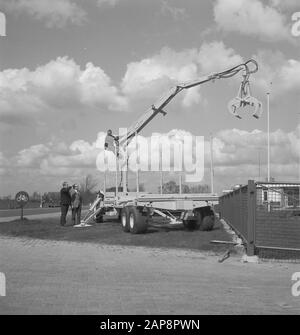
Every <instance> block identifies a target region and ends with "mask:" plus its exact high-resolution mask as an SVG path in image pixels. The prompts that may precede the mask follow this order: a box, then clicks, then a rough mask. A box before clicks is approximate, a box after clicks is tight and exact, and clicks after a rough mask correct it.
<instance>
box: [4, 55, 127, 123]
mask: <svg viewBox="0 0 300 335" xmlns="http://www.w3.org/2000/svg"><path fill="white" fill-rule="evenodd" d="M0 89H1V92H0V95H1V100H0V107H1V111H0V118H1V119H2V120H5V119H7V118H8V117H9V116H10V117H12V116H16V115H19V116H21V117H22V116H23V117H24V116H30V115H36V113H42V112H49V113H55V111H60V110H62V109H65V110H68V109H69V108H72V107H74V106H77V107H80V106H81V107H86V106H88V107H97V106H107V108H108V109H110V110H124V109H126V106H127V101H126V98H125V97H123V96H122V95H121V94H120V92H119V90H118V88H117V87H115V86H114V85H113V84H112V82H111V79H110V78H109V76H108V75H106V74H105V72H104V71H103V70H102V69H101V68H100V67H97V66H95V65H93V64H92V63H87V64H86V67H85V69H80V66H79V65H77V64H76V63H75V61H74V60H72V59H69V58H68V57H58V58H57V59H56V60H53V61H50V62H49V63H47V64H45V65H43V66H39V67H37V68H36V69H35V70H33V71H30V70H29V69H27V68H24V69H7V70H4V71H2V72H0Z"/></svg>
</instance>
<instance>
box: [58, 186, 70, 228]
mask: <svg viewBox="0 0 300 335" xmlns="http://www.w3.org/2000/svg"><path fill="white" fill-rule="evenodd" d="M70 189H71V187H69V185H68V183H67V182H66V181H65V182H63V185H62V189H61V190H60V209H61V216H60V224H61V225H62V226H65V225H66V217H67V214H68V210H69V206H70V205H71V195H70Z"/></svg>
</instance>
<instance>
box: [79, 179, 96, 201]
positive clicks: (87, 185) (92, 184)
mask: <svg viewBox="0 0 300 335" xmlns="http://www.w3.org/2000/svg"><path fill="white" fill-rule="evenodd" d="M97 185H98V182H97V181H96V180H95V178H94V177H93V176H92V175H91V174H88V175H87V176H85V178H84V180H83V181H82V182H81V183H80V188H81V194H82V199H83V203H85V204H87V203H90V202H93V201H94V199H95V191H94V190H95V188H96V186H97Z"/></svg>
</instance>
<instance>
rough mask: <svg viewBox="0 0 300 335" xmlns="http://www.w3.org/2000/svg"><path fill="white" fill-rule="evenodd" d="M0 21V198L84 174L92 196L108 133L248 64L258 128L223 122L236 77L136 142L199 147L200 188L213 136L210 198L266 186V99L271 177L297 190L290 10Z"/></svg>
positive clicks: (42, 11) (126, 2) (262, 4)
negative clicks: (168, 97) (1, 25)
mask: <svg viewBox="0 0 300 335" xmlns="http://www.w3.org/2000/svg"><path fill="white" fill-rule="evenodd" d="M0 11H2V12H3V13H5V15H6V19H7V36H6V37H0V134H1V137H0V178H1V179H0V182H1V184H0V186H1V188H0V195H1V196H2V195H6V194H12V195H14V193H15V192H16V191H19V190H20V189H24V190H27V191H29V192H33V191H35V190H36V191H40V192H44V191H50V190H56V189H58V188H59V187H60V183H61V182H62V181H63V180H69V181H71V182H73V181H80V180H82V178H84V176H85V175H87V174H89V173H91V174H93V175H94V176H95V177H96V178H98V180H99V185H100V186H101V184H102V182H103V176H102V175H101V174H100V173H99V172H98V171H97V168H96V158H97V155H98V154H99V151H101V150H102V147H103V136H104V133H105V132H106V130H107V129H109V128H111V129H113V131H114V132H117V131H118V129H119V127H128V126H129V125H130V124H132V123H133V122H134V121H135V120H136V119H137V118H138V117H139V116H140V115H141V114H142V113H143V112H144V111H145V110H146V109H147V108H148V107H149V106H151V105H152V104H153V103H154V102H155V101H156V99H157V98H158V97H160V96H161V95H162V94H163V93H164V92H165V91H166V90H168V88H170V87H171V86H172V85H174V84H176V83H178V82H185V81H189V80H194V79H196V78H198V77H201V76H202V75H205V74H210V73H212V72H216V71H219V70H224V69H226V68H227V67H229V66H232V65H235V64H239V63H241V62H243V61H245V60H248V59H249V58H255V59H256V60H257V61H258V63H259V67H260V69H259V72H258V73H257V74H255V75H253V77H251V83H252V85H251V87H252V94H253V95H254V96H255V97H257V98H258V99H259V100H261V101H262V102H263V105H264V109H265V112H264V114H263V116H262V117H261V118H260V119H259V120H257V119H255V118H253V117H252V116H251V113H249V112H250V111H249V110H248V109H247V110H246V111H241V114H242V120H238V119H236V118H234V117H233V116H232V115H230V114H229V113H228V111H227V103H228V101H229V100H230V99H232V98H233V97H234V96H235V95H236V94H237V90H238V86H239V80H240V79H241V78H240V77H239V78H237V77H234V78H231V79H226V80H219V81H216V82H215V83H209V84H207V85H202V86H201V87H198V88H195V89H191V90H189V91H187V92H186V93H182V94H181V95H180V96H178V97H177V98H176V99H175V100H174V101H173V102H172V103H171V104H170V105H169V106H168V107H167V110H166V111H167V112H168V115H167V116H166V117H162V116H158V117H157V118H156V119H155V120H154V121H153V122H152V123H151V124H150V125H149V126H148V127H147V128H146V129H145V130H144V131H143V133H142V134H141V135H142V136H144V137H149V136H151V134H152V133H156V134H157V133H159V134H164V135H166V136H169V137H170V138H171V139H173V138H177V139H178V136H179V137H180V136H181V135H182V136H183V135H184V134H191V135H193V136H204V137H205V140H206V146H205V150H206V152H205V157H206V159H205V164H206V173H205V177H204V180H203V183H209V157H210V156H209V135H210V133H211V132H212V133H213V135H214V162H215V189H216V191H221V190H222V189H225V188H228V187H230V186H232V185H234V184H236V183H245V182H246V181H247V180H248V179H251V178H254V179H258V178H259V176H260V178H261V179H264V178H265V176H266V174H267V167H266V157H267V136H266V129H267V117H266V92H267V91H270V92H271V117H270V120H271V163H272V165H271V175H272V176H273V177H274V178H275V179H277V180H293V181H295V180H299V151H300V142H299V133H300V127H299V120H300V94H299V91H300V53H299V52H300V37H296V36H293V35H292V33H291V29H292V25H293V24H294V23H295V22H293V21H292V18H291V17H292V14H293V13H295V12H298V11H299V12H300V4H299V1H298V0H286V1H279V0H266V1H262V0H251V1H250V0H214V1H208V0H207V1H206V0H203V1H197V0H185V1H180V0H151V1H150V0H81V1H79V0H0ZM271 83H272V84H271ZM259 162H260V164H259ZM143 177H144V180H142V182H144V183H145V184H146V186H149V189H151V186H152V187H153V181H152V177H151V179H150V180H149V177H147V176H146V175H145V176H143ZM166 178H168V177H167V176H166ZM111 186H113V185H111ZM146 188H147V187H146ZM151 190H152V191H153V189H151Z"/></svg>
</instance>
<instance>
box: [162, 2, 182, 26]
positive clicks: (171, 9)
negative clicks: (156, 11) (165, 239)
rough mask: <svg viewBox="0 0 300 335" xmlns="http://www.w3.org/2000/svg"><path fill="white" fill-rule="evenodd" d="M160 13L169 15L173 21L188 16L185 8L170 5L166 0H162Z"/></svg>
mask: <svg viewBox="0 0 300 335" xmlns="http://www.w3.org/2000/svg"><path fill="white" fill-rule="evenodd" d="M161 14H162V15H163V16H171V17H172V18H173V19H174V20H175V21H178V20H184V19H186V18H187V17H188V15H187V12H186V9H185V8H179V7H175V6H171V5H170V4H169V3H168V1H166V0H163V1H162V5H161Z"/></svg>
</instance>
